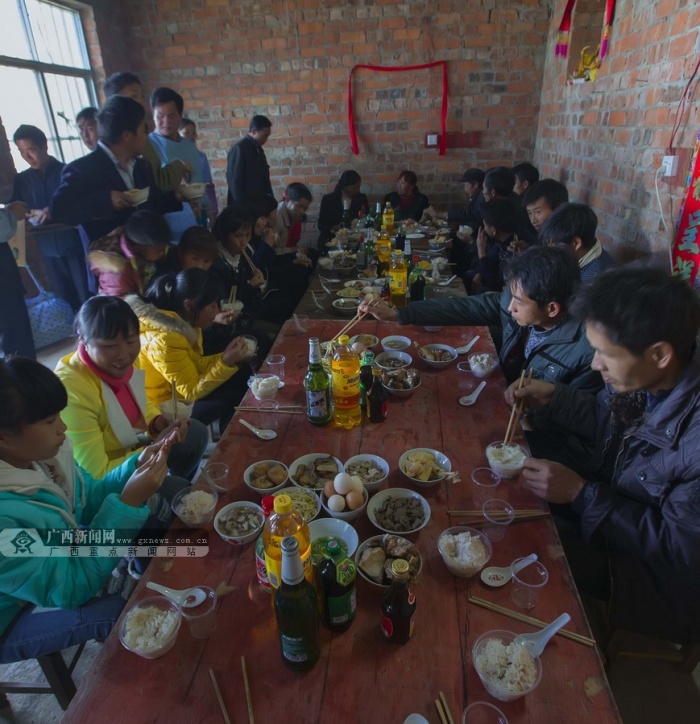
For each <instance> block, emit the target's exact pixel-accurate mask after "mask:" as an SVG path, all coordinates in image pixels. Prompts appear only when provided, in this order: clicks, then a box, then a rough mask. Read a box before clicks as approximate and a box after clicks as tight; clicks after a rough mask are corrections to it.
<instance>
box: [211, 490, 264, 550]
mask: <svg viewBox="0 0 700 724" xmlns="http://www.w3.org/2000/svg"><path fill="white" fill-rule="evenodd" d="M239 508H252V509H253V510H255V511H256V512H257V513H259V514H260V524H259V525H257V526H256V527H255V528H254V529H251V530H250V531H249V532H248V533H241V535H232V534H231V533H227V532H226V530H225V529H224V527H223V519H224V518H225V517H226V516H227V515H228V514H229V513H230V512H231V511H234V510H238V509H239ZM263 525H265V516H264V515H263V509H262V508H261V507H260V506H259V505H257V504H256V503H250V502H248V501H247V500H238V501H236V502H235V503H229V504H228V505H224V507H223V508H222V509H221V510H220V511H219V512H218V513H217V514H216V518H214V529H215V530H216V532H217V533H218V534H219V535H220V536H221V537H222V538H223V539H224V540H225V541H226V542H227V543H230V544H231V545H234V546H242V545H245V544H246V543H250V542H251V541H253V540H255V539H256V538H257V537H258V536H259V535H260V531H262V529H263Z"/></svg>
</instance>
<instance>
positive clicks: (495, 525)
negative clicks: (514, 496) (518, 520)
mask: <svg viewBox="0 0 700 724" xmlns="http://www.w3.org/2000/svg"><path fill="white" fill-rule="evenodd" d="M481 511H482V513H483V514H484V518H485V520H486V525H485V526H484V533H485V534H486V535H487V536H488V537H489V540H490V541H498V540H503V536H504V535H505V534H506V528H507V527H508V526H509V525H510V524H511V523H512V522H513V518H515V511H514V510H513V506H512V505H511V504H510V503H509V502H508V501H507V500H500V499H499V498H492V499H491V500H487V501H486V502H485V503H484V504H483V506H482V507H481Z"/></svg>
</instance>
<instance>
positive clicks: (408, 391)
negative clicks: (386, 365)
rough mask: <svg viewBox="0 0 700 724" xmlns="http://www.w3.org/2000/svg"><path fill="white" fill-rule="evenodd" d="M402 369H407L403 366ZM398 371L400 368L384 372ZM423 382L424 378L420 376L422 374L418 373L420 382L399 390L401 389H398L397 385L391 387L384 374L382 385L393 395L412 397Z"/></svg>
mask: <svg viewBox="0 0 700 724" xmlns="http://www.w3.org/2000/svg"><path fill="white" fill-rule="evenodd" d="M402 369H406V368H405V367H403V368H402ZM396 372H398V370H391V371H387V372H384V374H387V375H393V374H395V373H396ZM421 383H422V380H421V378H420V375H418V384H417V385H414V386H413V387H409V388H408V389H406V390H399V389H396V388H395V387H389V386H388V385H387V384H386V382H384V379H383V376H382V387H383V388H384V389H385V390H386V391H387V392H388V393H389V394H390V395H392V396H393V397H410V396H411V395H412V394H413V393H414V392H415V391H416V390H417V389H418V388H419V387H420V386H421Z"/></svg>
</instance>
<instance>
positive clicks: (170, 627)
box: [119, 596, 182, 659]
mask: <svg viewBox="0 0 700 724" xmlns="http://www.w3.org/2000/svg"><path fill="white" fill-rule="evenodd" d="M181 623H182V616H181V614H180V609H179V608H178V605H177V604H176V603H175V602H174V601H171V600H170V599H169V598H166V597H165V596H149V597H148V598H142V599H141V600H140V601H137V602H136V603H135V604H134V605H133V606H131V607H130V608H129V610H128V611H127V612H126V613H125V614H124V617H123V618H122V622H121V625H120V626H119V640H120V641H121V642H122V646H123V647H124V648H125V649H128V650H129V651H133V652H134V653H135V654H138V655H139V656H143V658H144V659H157V658H159V657H161V656H163V655H164V654H167V653H168V651H170V649H171V648H172V647H173V646H174V645H175V640H176V639H177V632H178V631H179V630H180V624H181Z"/></svg>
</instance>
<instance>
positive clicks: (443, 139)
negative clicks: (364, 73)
mask: <svg viewBox="0 0 700 724" xmlns="http://www.w3.org/2000/svg"><path fill="white" fill-rule="evenodd" d="M438 66H442V108H441V110H440V131H441V133H440V143H439V149H440V155H441V156H444V155H445V150H446V149H447V100H448V86H447V62H446V61H444V60H437V61H435V62H434V63H424V64H423V65H397V66H393V65H391V66H390V65H356V66H354V67H353V68H352V70H351V71H350V77H349V78H348V131H349V133H350V145H351V146H352V152H353V154H354V155H355V156H357V155H358V154H359V153H360V147H359V145H358V143H357V133H356V132H355V117H354V113H353V107H352V74H353V73H354V72H355V71H356V70H357V69H358V68H364V69H365V70H374V71H378V72H385V73H397V72H399V71H406V70H424V69H425V68H436V67H438Z"/></svg>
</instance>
